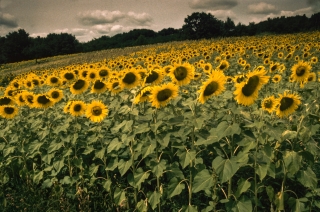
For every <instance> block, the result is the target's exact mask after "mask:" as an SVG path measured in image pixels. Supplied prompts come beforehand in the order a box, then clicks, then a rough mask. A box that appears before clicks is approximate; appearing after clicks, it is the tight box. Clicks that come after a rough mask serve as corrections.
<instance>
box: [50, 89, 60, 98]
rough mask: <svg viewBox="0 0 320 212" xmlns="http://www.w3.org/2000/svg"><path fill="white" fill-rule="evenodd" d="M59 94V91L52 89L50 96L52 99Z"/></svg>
mask: <svg viewBox="0 0 320 212" xmlns="http://www.w3.org/2000/svg"><path fill="white" fill-rule="evenodd" d="M59 96H60V93H59V92H58V91H53V92H52V93H51V97H52V98H54V99H57V98H59Z"/></svg>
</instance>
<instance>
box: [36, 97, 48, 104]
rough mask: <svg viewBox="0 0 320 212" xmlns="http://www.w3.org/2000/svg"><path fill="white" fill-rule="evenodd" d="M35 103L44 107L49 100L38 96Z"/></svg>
mask: <svg viewBox="0 0 320 212" xmlns="http://www.w3.org/2000/svg"><path fill="white" fill-rule="evenodd" d="M37 102H38V103H39V104H41V105H46V104H48V103H49V102H50V99H48V98H47V97H46V96H45V95H41V96H38V98H37Z"/></svg>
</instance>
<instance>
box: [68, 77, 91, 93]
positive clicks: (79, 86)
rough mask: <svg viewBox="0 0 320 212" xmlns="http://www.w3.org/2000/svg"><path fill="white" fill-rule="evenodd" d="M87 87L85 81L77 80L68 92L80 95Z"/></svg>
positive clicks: (87, 84)
mask: <svg viewBox="0 0 320 212" xmlns="http://www.w3.org/2000/svg"><path fill="white" fill-rule="evenodd" d="M88 87H89V83H88V82H87V80H86V79H78V80H77V81H75V82H74V83H73V84H72V85H71V86H70V91H71V93H73V94H81V93H83V92H85V91H86V90H87V89H88Z"/></svg>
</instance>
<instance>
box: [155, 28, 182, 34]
mask: <svg viewBox="0 0 320 212" xmlns="http://www.w3.org/2000/svg"><path fill="white" fill-rule="evenodd" d="M178 33H179V30H178V29H174V28H171V27H169V28H165V29H162V30H160V31H159V32H158V35H160V36H168V35H173V34H178Z"/></svg>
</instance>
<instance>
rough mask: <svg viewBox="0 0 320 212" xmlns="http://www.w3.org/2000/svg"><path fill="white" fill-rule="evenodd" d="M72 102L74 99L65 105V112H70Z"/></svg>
mask: <svg viewBox="0 0 320 212" xmlns="http://www.w3.org/2000/svg"><path fill="white" fill-rule="evenodd" d="M72 102H74V100H71V101H68V103H67V104H66V105H65V106H64V107H63V112H64V113H69V110H70V106H71V104H72Z"/></svg>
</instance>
